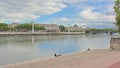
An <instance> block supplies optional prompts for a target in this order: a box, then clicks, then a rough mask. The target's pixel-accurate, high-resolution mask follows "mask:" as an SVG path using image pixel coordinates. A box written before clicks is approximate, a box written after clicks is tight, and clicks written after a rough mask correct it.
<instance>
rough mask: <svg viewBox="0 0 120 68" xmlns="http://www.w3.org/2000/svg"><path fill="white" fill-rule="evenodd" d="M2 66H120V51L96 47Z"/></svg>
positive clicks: (100, 67)
mask: <svg viewBox="0 0 120 68" xmlns="http://www.w3.org/2000/svg"><path fill="white" fill-rule="evenodd" d="M0 68H120V51H112V50H108V49H94V50H90V51H85V52H78V53H73V54H69V55H63V56H60V57H54V58H50V59H46V60H35V61H28V62H22V63H16V64H11V65H5V66H2V67H0Z"/></svg>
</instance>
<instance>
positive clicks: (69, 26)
mask: <svg viewBox="0 0 120 68" xmlns="http://www.w3.org/2000/svg"><path fill="white" fill-rule="evenodd" d="M68 32H70V24H68Z"/></svg>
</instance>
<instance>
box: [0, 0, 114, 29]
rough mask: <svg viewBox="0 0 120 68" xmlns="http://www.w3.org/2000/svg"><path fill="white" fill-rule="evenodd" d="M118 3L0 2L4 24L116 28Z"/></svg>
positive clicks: (92, 0)
mask: <svg viewBox="0 0 120 68" xmlns="http://www.w3.org/2000/svg"><path fill="white" fill-rule="evenodd" d="M113 6H114V0H0V22H6V23H26V22H31V21H32V20H33V21H34V22H35V23H38V24H58V25H65V26H68V24H70V25H73V24H78V25H79V24H87V26H88V27H98V28H113V27H115V24H113V23H114V22H115V13H114V9H113Z"/></svg>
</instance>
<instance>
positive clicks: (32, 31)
mask: <svg viewBox="0 0 120 68" xmlns="http://www.w3.org/2000/svg"><path fill="white" fill-rule="evenodd" d="M33 33H34V22H33V20H32V34H33Z"/></svg>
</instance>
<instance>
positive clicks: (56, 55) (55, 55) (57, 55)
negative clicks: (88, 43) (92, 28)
mask: <svg viewBox="0 0 120 68" xmlns="http://www.w3.org/2000/svg"><path fill="white" fill-rule="evenodd" d="M87 51H90V48H88V49H87ZM59 56H62V55H61V52H60V54H56V53H55V54H54V57H59Z"/></svg>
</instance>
